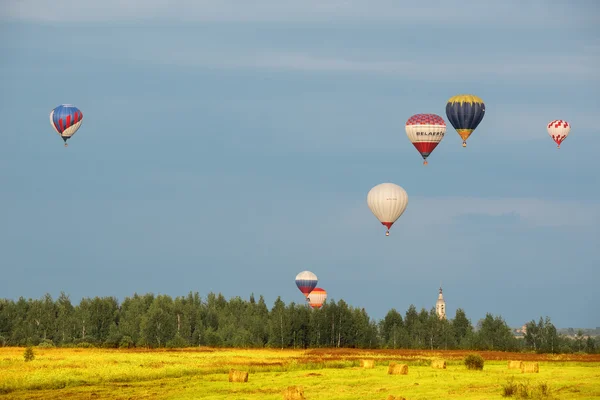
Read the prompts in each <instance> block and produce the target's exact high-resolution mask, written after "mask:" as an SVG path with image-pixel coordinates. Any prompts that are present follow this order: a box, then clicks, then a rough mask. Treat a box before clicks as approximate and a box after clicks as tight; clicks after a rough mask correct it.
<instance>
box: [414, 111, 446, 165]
mask: <svg viewBox="0 0 600 400" xmlns="http://www.w3.org/2000/svg"><path fill="white" fill-rule="evenodd" d="M405 128H406V136H408V139H409V140H410V141H411V143H412V144H413V146H415V148H416V149H417V151H418V152H419V153H421V157H423V165H427V157H429V155H430V154H431V152H432V151H433V149H435V148H436V147H437V145H438V144H439V143H440V141H441V140H442V139H443V138H444V134H445V133H446V122H444V119H443V118H442V117H440V116H439V115H436V114H415V115H413V116H412V117H410V118H409V119H408V121H406V127H405Z"/></svg>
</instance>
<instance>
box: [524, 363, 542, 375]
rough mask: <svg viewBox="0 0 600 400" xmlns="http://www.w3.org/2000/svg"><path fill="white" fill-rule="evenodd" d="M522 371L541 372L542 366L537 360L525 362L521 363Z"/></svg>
mask: <svg viewBox="0 0 600 400" xmlns="http://www.w3.org/2000/svg"><path fill="white" fill-rule="evenodd" d="M521 372H522V373H538V372H540V366H539V364H538V363H536V362H524V363H522V365H521Z"/></svg>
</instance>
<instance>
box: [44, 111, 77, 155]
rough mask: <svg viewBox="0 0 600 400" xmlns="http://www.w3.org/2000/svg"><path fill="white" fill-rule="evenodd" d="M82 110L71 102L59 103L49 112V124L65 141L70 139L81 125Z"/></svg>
mask: <svg viewBox="0 0 600 400" xmlns="http://www.w3.org/2000/svg"><path fill="white" fill-rule="evenodd" d="M82 121H83V114H82V112H81V111H80V110H79V109H78V108H77V107H75V106H74V105H71V104H61V105H60V106H58V107H56V108H55V109H54V110H52V111H51V112H50V125H52V127H53V128H54V130H55V131H56V133H58V134H59V135H60V137H61V138H62V139H63V140H64V142H65V147H67V140H68V139H70V138H71V137H72V136H73V135H74V134H75V132H77V130H78V129H79V127H80V126H81V122H82Z"/></svg>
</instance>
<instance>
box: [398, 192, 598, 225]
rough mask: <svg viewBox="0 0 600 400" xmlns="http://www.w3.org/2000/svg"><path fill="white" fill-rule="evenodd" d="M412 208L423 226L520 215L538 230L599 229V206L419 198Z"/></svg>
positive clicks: (546, 201) (512, 199) (547, 201)
mask: <svg viewBox="0 0 600 400" xmlns="http://www.w3.org/2000/svg"><path fill="white" fill-rule="evenodd" d="M410 206H412V207H413V209H417V210H415V211H414V214H415V215H417V214H418V215H419V221H422V223H424V224H433V225H436V224H452V223H455V222H456V219H457V218H460V217H463V216H477V215H481V216H490V217H505V216H518V217H519V219H520V220H521V221H522V222H524V223H525V224H527V225H531V226H537V227H596V226H598V224H599V223H600V204H596V203H586V202H582V201H568V200H550V199H538V198H516V197H508V198H483V197H482V198H476V197H437V198H419V197H416V198H415V199H414V201H412V202H411V204H410Z"/></svg>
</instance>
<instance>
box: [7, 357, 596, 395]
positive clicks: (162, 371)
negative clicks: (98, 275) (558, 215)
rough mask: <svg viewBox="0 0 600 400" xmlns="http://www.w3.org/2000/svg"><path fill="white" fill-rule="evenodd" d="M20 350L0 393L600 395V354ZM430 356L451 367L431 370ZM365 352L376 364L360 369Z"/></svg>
mask: <svg viewBox="0 0 600 400" xmlns="http://www.w3.org/2000/svg"><path fill="white" fill-rule="evenodd" d="M24 350H25V349H24V348H14V347H13V348H6V347H5V348H0V399H190V400H191V399H234V400H237V399H240V400H242V399H247V400H258V399H267V400H268V399H279V400H281V399H282V398H283V397H282V394H281V392H282V390H283V389H285V388H286V387H288V386H292V385H302V386H303V387H304V392H305V396H306V398H307V399H308V400H317V399H319V400H323V399H331V400H336V399H340V400H341V399H361V400H369V399H373V400H375V399H381V400H383V399H386V398H387V396H388V395H390V394H391V395H394V396H403V397H405V398H406V399H408V400H413V399H414V400H416V399H505V398H506V397H503V393H504V389H503V387H504V386H506V385H507V384H508V382H509V381H510V379H513V380H514V381H513V383H514V384H519V383H521V384H522V385H523V387H525V388H526V389H527V391H528V393H529V394H530V395H531V397H530V398H534V399H535V398H540V399H596V398H600V355H558V356H556V355H555V356H552V355H537V354H519V353H503V352H479V353H478V354H481V355H482V356H483V357H484V359H485V360H486V361H485V366H484V369H483V371H471V370H467V369H466V368H465V366H464V365H463V363H462V359H463V357H464V356H465V355H466V354H467V352H460V351H444V352H429V351H411V350H353V349H314V350H307V351H304V350H242V349H223V350H221V349H210V348H195V349H183V350H104V349H58V348H34V351H35V359H34V360H33V361H30V362H25V361H24V359H23V352H24ZM434 358H443V359H445V360H446V361H447V368H446V369H445V370H438V369H432V368H431V366H430V363H431V360H432V359H434ZM361 359H373V360H375V368H373V369H362V368H360V366H359V365H360V360H361ZM508 360H525V361H538V362H539V365H540V371H539V373H536V374H523V373H521V372H520V371H519V370H509V369H508V368H507V361H508ZM390 361H396V362H402V363H405V364H408V365H409V371H408V375H395V376H394V375H388V374H387V366H388V364H389V362H390ZM230 368H236V369H239V370H242V371H248V372H249V374H250V375H249V380H248V382H247V383H230V382H229V381H228V372H229V369H230ZM543 393H545V394H543ZM548 393H549V395H548ZM512 398H523V397H516V396H514V397H512Z"/></svg>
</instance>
